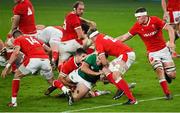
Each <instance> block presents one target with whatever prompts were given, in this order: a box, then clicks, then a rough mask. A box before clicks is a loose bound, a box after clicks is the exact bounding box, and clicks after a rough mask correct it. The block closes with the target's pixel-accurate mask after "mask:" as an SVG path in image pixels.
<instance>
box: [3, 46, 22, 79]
mask: <svg viewBox="0 0 180 113" xmlns="http://www.w3.org/2000/svg"><path fill="white" fill-rule="evenodd" d="M19 52H20V46H15V48H14V50H13V53H12V55H11V57H10V59H9V60H8V63H7V64H6V67H5V68H4V70H3V71H2V73H1V76H2V78H5V77H6V75H7V73H8V70H9V68H10V67H11V64H12V63H13V62H14V61H15V60H16V59H17V57H18V54H19Z"/></svg>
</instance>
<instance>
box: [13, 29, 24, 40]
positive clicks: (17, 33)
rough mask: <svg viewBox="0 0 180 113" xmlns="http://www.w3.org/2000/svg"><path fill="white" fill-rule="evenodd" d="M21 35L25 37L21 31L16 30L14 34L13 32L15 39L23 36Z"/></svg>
mask: <svg viewBox="0 0 180 113" xmlns="http://www.w3.org/2000/svg"><path fill="white" fill-rule="evenodd" d="M21 35H23V33H22V32H21V31H20V30H17V29H16V30H14V31H13V32H12V36H13V37H14V38H17V37H19V36H21Z"/></svg>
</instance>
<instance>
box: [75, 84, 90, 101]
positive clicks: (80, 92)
mask: <svg viewBox="0 0 180 113" xmlns="http://www.w3.org/2000/svg"><path fill="white" fill-rule="evenodd" d="M89 90H90V89H89V88H88V87H87V86H86V85H85V84H84V83H81V82H79V83H78V84H77V86H76V89H75V90H74V92H73V98H74V99H75V101H77V100H79V99H81V98H83V97H84V96H85V95H86V94H87V93H88V92H89Z"/></svg>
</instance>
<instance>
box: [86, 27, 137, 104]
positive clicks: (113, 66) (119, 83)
mask: <svg viewBox="0 0 180 113" xmlns="http://www.w3.org/2000/svg"><path fill="white" fill-rule="evenodd" d="M88 36H89V38H90V39H92V42H93V43H94V45H95V48H96V51H97V53H98V55H99V59H100V60H101V62H102V64H103V66H104V68H103V71H104V72H105V74H106V77H107V79H108V80H109V81H110V82H111V83H112V84H114V85H115V86H116V87H117V88H118V89H120V90H123V91H124V93H125V95H126V96H127V97H128V99H129V100H128V101H127V102H126V103H124V104H137V100H136V99H135V98H134V96H133V95H132V92H131V91H130V89H129V87H128V84H127V83H126V81H125V80H124V79H123V74H124V73H125V72H126V71H127V70H128V69H129V68H130V66H131V65H132V63H133V62H134V61H135V53H134V52H133V50H132V49H131V48H130V47H128V46H127V45H125V44H123V43H122V42H121V41H120V40H116V39H113V38H112V37H110V36H108V35H105V34H102V33H99V32H98V31H97V30H96V29H91V30H90V31H89V32H88ZM106 55H108V56H115V57H116V58H115V59H114V60H113V61H111V62H110V63H108V60H107V58H106Z"/></svg>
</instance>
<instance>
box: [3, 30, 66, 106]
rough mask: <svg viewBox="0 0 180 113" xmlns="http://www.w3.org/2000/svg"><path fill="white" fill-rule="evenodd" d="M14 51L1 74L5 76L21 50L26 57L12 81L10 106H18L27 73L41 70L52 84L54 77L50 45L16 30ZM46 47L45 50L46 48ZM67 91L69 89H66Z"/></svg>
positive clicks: (14, 33)
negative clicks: (22, 81)
mask: <svg viewBox="0 0 180 113" xmlns="http://www.w3.org/2000/svg"><path fill="white" fill-rule="evenodd" d="M13 37H14V38H15V40H14V51H13V53H12V55H11V57H10V59H9V60H8V63H7V65H6V67H5V68H4V70H3V71H2V74H1V76H2V77H3V78H4V77H5V76H6V75H7V71H8V69H9V68H10V66H11V64H12V63H13V62H14V61H15V60H16V58H17V55H18V54H19V52H20V50H21V51H22V52H23V53H24V55H25V58H24V61H23V63H22V64H21V66H20V67H19V68H18V69H17V71H16V72H15V75H14V79H13V81H12V101H11V103H9V104H8V106H9V107H16V106H17V94H18V90H19V85H20V79H21V78H23V77H24V76H25V75H27V74H29V73H32V74H34V73H35V72H36V71H38V70H40V72H41V74H42V75H43V76H44V77H45V78H46V79H47V81H48V83H50V84H52V82H53V80H54V77H53V72H52V68H51V65H50V61H49V57H48V55H47V54H46V52H45V50H47V51H49V47H48V46H46V45H45V44H43V43H41V42H40V41H38V40H37V39H36V38H34V37H32V36H23V34H22V32H21V31H19V30H15V31H14V32H13ZM44 49H45V50H44ZM66 90H67V93H68V91H69V89H66Z"/></svg>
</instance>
